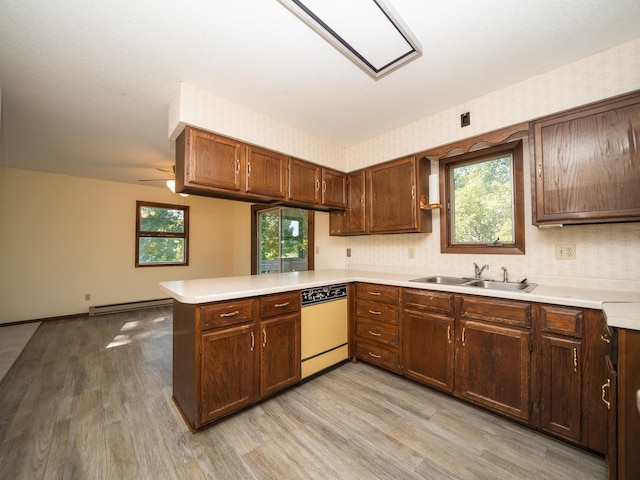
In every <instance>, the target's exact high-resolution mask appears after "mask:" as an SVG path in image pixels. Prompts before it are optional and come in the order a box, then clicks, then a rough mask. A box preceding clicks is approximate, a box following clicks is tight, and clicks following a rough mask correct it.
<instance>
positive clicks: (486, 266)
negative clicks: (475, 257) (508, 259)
mask: <svg viewBox="0 0 640 480" xmlns="http://www.w3.org/2000/svg"><path fill="white" fill-rule="evenodd" d="M473 266H474V268H475V278H480V275H482V272H484V271H485V270H489V264H488V263H485V264H484V265H483V266H482V268H480V267H479V266H478V264H477V263H474V264H473Z"/></svg>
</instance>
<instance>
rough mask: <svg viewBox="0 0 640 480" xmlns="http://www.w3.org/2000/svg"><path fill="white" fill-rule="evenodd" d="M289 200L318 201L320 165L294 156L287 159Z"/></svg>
mask: <svg viewBox="0 0 640 480" xmlns="http://www.w3.org/2000/svg"><path fill="white" fill-rule="evenodd" d="M289 200H293V201H296V202H305V203H320V167H319V166H318V165H314V164H313V163H309V162H305V161H303V160H298V159H295V158H290V159H289Z"/></svg>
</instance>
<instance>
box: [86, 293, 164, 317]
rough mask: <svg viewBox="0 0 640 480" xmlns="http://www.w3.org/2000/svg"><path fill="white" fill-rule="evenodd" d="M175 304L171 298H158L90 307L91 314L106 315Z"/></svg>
mask: <svg viewBox="0 0 640 480" xmlns="http://www.w3.org/2000/svg"><path fill="white" fill-rule="evenodd" d="M168 305H173V300H172V299H171V298H161V299H158V300H143V301H141V302H129V303H113V304H111V305H96V306H94V307H89V316H92V317H93V316H94V315H106V314H108V313H121V312H132V311H134V310H142V309H143V308H152V307H165V306H168Z"/></svg>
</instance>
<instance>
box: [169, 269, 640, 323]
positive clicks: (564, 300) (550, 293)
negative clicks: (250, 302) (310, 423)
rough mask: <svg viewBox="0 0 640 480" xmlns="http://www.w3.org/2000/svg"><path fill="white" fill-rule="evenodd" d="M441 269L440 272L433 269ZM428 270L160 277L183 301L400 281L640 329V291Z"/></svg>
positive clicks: (400, 282)
mask: <svg viewBox="0 0 640 480" xmlns="http://www.w3.org/2000/svg"><path fill="white" fill-rule="evenodd" d="M433 275H436V274H433ZM424 276H429V275H419V276H418V275H415V274H397V273H383V272H369V271H357V270H312V271H306V272H291V273H281V274H268V275H245V276H237V277H221V278H203V279H195V280H175V281H168V282H161V283H160V288H161V289H162V290H163V291H164V292H165V293H167V294H168V295H169V296H171V297H172V298H174V299H175V300H178V301H179V302H182V303H195V304H199V303H208V302H217V301H220V300H231V299H236V298H243V297H254V296H260V295H268V294H270V293H280V292H286V291H290V290H299V289H305V288H311V287H320V286H325V285H332V284H336V283H347V282H369V283H378V284H384V285H394V286H397V287H409V288H420V289H428V290H439V291H446V292H454V293H466V294H470V295H482V296H486V297H495V298H507V299H513V300H525V301H531V302H539V303H551V304H556V305H566V306H572V307H581V308H592V309H597V310H603V311H604V312H605V316H606V317H607V323H608V324H609V325H611V326H614V327H621V328H630V329H634V330H640V292H635V291H621V290H603V289H593V288H578V287H569V286H557V285H544V284H539V285H538V286H537V287H536V288H535V289H534V290H532V291H531V292H529V293H523V292H508V291H500V290H486V289H479V288H473V287H467V286H456V285H437V284H425V283H416V282H411V281H410V280H412V279H415V278H418V277H424Z"/></svg>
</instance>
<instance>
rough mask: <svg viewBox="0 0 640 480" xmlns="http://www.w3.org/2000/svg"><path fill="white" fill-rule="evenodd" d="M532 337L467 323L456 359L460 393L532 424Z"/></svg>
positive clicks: (472, 322)
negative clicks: (530, 380) (530, 379)
mask: <svg viewBox="0 0 640 480" xmlns="http://www.w3.org/2000/svg"><path fill="white" fill-rule="evenodd" d="M530 338H531V334H530V332H529V331H526V330H521V329H517V328H512V327H507V326H502V325H494V324H489V323H483V322H474V321H464V320H463V321H462V322H461V332H460V339H459V341H460V345H459V349H458V353H457V358H456V362H459V363H456V371H457V375H458V376H457V377H456V387H455V388H456V392H457V394H458V395H459V396H461V397H463V398H466V399H468V400H471V401H472V402H475V403H478V404H480V405H485V406H487V407H490V408H491V409H493V410H496V411H498V412H502V413H503V414H506V415H509V416H511V417H513V418H516V419H520V420H524V421H528V420H529V416H530V413H529V408H530V391H529V390H530V385H529V377H530V375H529V372H530V371H531V351H530Z"/></svg>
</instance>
